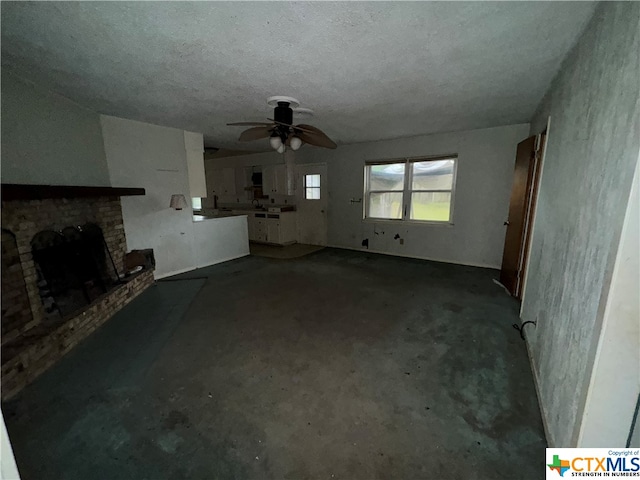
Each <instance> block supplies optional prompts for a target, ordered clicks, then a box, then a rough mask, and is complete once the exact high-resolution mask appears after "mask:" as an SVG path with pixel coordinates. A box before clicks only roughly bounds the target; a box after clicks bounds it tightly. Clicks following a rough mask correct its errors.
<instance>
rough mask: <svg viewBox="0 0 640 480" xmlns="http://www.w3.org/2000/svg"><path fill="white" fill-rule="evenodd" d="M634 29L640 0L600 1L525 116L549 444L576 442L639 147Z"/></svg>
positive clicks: (639, 33) (538, 350) (530, 310)
mask: <svg viewBox="0 0 640 480" xmlns="http://www.w3.org/2000/svg"><path fill="white" fill-rule="evenodd" d="M639 27H640V4H638V3H634V2H611V3H609V2H603V3H602V4H600V5H599V6H598V8H597V10H596V13H595V15H594V18H593V19H592V21H591V22H590V23H589V25H588V26H587V28H586V30H585V33H584V34H583V36H582V37H581V38H580V40H579V42H578V44H577V45H576V46H575V48H574V49H573V50H572V52H571V53H570V54H569V56H568V57H567V58H566V59H565V61H564V63H563V66H562V68H561V70H560V73H559V75H558V76H557V78H556V79H555V80H554V81H553V83H552V84H551V86H550V89H549V92H548V94H547V95H546V96H545V99H544V100H543V102H542V103H541V105H540V107H539V109H538V112H537V113H536V115H535V118H534V119H532V125H533V126H534V128H537V129H538V130H539V128H540V126H542V125H544V124H545V123H546V120H547V117H548V116H549V115H551V131H550V132H549V136H548V139H547V142H548V143H547V148H546V156H545V160H544V169H543V172H542V179H541V184H540V191H539V198H538V204H537V208H536V216H535V222H534V227H533V238H532V243H531V258H530V262H529V270H528V277H527V282H526V292H525V295H524V302H523V305H522V320H523V321H528V320H531V321H537V328H535V329H531V330H528V333H527V340H528V342H529V348H530V352H531V356H532V366H533V369H534V374H535V375H536V377H537V382H538V386H539V392H540V402H541V407H542V409H543V415H544V418H545V421H546V425H547V430H548V435H549V438H548V439H547V440H548V441H549V443H550V446H557V447H573V446H576V445H577V444H578V433H579V430H580V424H581V422H582V416H583V411H584V406H585V401H586V396H587V388H588V385H589V381H590V378H591V372H592V367H593V362H594V357H595V353H596V349H597V346H598V343H599V336H600V331H601V327H602V319H603V313H604V309H605V308H604V307H605V305H606V301H607V296H608V293H609V285H610V282H611V275H612V271H613V267H614V262H615V259H616V255H617V252H618V244H619V240H620V233H621V230H622V225H623V220H624V216H625V212H626V211H627V202H628V200H629V192H630V189H631V181H632V178H633V172H634V168H635V166H636V163H637V159H638V149H639V147H640V133H639V132H640V97H639V89H638V78H640V56H639V55H638V52H639V51H640V28H639ZM536 132H537V130H535V131H534V132H532V133H536ZM609 415H610V416H611V415H625V416H626V415H628V413H627V412H618V411H616V410H614V409H612V410H610V411H609Z"/></svg>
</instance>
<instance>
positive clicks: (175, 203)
mask: <svg viewBox="0 0 640 480" xmlns="http://www.w3.org/2000/svg"><path fill="white" fill-rule="evenodd" d="M186 206H187V199H186V198H184V195H182V194H175V195H171V202H169V208H173V209H174V210H182V209H183V208H185V207H186Z"/></svg>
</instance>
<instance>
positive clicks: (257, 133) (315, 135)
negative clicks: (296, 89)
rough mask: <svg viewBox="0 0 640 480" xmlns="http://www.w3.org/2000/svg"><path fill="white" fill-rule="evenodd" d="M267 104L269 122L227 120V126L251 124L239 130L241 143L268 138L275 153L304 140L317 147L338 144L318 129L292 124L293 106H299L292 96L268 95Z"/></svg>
mask: <svg viewBox="0 0 640 480" xmlns="http://www.w3.org/2000/svg"><path fill="white" fill-rule="evenodd" d="M267 104H268V105H269V106H272V107H274V109H273V118H268V119H267V120H269V121H270V122H271V123H265V122H237V123H227V125H231V126H245V127H248V126H251V127H252V128H249V129H248V130H245V131H244V132H242V133H241V134H240V138H239V139H238V140H240V141H241V142H251V141H253V140H259V139H261V138H267V137H269V143H270V144H271V147H272V148H273V149H274V150H276V151H277V152H278V153H284V152H285V150H286V149H287V147H289V148H291V150H298V149H299V148H300V147H301V146H302V145H304V144H305V143H308V144H309V145H314V146H316V147H324V148H336V147H337V145H336V144H335V142H334V141H333V140H331V139H330V138H329V137H328V136H327V135H326V134H325V133H324V132H323V131H322V130H320V129H319V128H316V127H313V126H311V125H305V124H303V123H301V124H299V125H293V113H294V110H293V108H297V107H298V106H299V105H300V102H298V100H296V99H295V98H292V97H283V96H275V97H269V98H268V99H267ZM292 107H293V108H292ZM307 111H309V110H307Z"/></svg>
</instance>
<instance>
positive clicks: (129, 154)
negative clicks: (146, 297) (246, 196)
mask: <svg viewBox="0 0 640 480" xmlns="http://www.w3.org/2000/svg"><path fill="white" fill-rule="evenodd" d="M101 122H102V131H103V136H104V145H105V151H106V155H107V162H108V165H109V173H110V175H111V181H112V182H113V184H114V185H118V186H122V187H144V188H145V189H146V195H144V196H135V197H123V198H122V218H123V221H124V228H125V234H126V236H127V246H128V248H129V249H130V250H131V249H141V248H153V250H154V255H155V258H156V271H155V276H156V278H162V277H166V276H169V275H173V274H176V273H180V272H184V271H188V270H192V269H194V268H196V267H199V266H204V265H210V264H213V263H218V262H221V261H225V260H229V259H231V258H237V257H239V256H243V255H248V254H249V247H248V236H247V232H246V219H245V221H244V222H242V221H240V220H238V221H236V222H219V221H217V220H206V221H204V222H202V223H194V222H193V217H192V210H191V206H190V205H189V207H188V208H185V209H183V210H173V209H171V208H169V200H170V198H171V195H172V194H182V195H184V196H185V197H186V198H189V197H190V196H191V194H190V191H189V175H188V171H187V153H186V148H185V140H184V139H185V137H184V132H183V130H177V129H175V128H168V127H160V126H157V125H150V124H147V123H142V122H137V121H133V120H125V119H122V118H116V117H110V116H104V115H103V116H101ZM219 229H220V230H224V231H223V232H219V231H218V230H219Z"/></svg>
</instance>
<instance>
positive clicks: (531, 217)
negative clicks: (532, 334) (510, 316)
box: [518, 117, 551, 315]
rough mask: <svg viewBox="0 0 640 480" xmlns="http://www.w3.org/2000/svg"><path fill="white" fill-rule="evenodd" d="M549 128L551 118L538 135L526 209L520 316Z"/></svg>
mask: <svg viewBox="0 0 640 480" xmlns="http://www.w3.org/2000/svg"><path fill="white" fill-rule="evenodd" d="M550 127H551V117H548V118H547V126H546V128H545V129H544V130H543V131H542V132H541V133H540V134H539V135H543V136H544V144H543V145H542V148H541V149H540V150H539V154H540V156H539V158H538V160H537V162H536V163H537V167H536V173H537V175H536V177H535V184H534V189H535V196H533V198H532V201H531V204H530V206H529V209H528V214H527V223H526V231H525V247H524V249H525V250H526V253H525V254H524V258H523V262H522V276H521V281H520V289H519V296H518V299H519V300H520V315H522V304H523V303H524V297H525V295H526V293H527V279H528V276H529V263H530V262H531V241H532V239H533V224H534V222H535V219H536V213H537V209H538V193H539V190H540V183H541V182H542V173H543V171H544V160H545V158H546V156H547V146H548V145H549V130H550Z"/></svg>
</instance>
